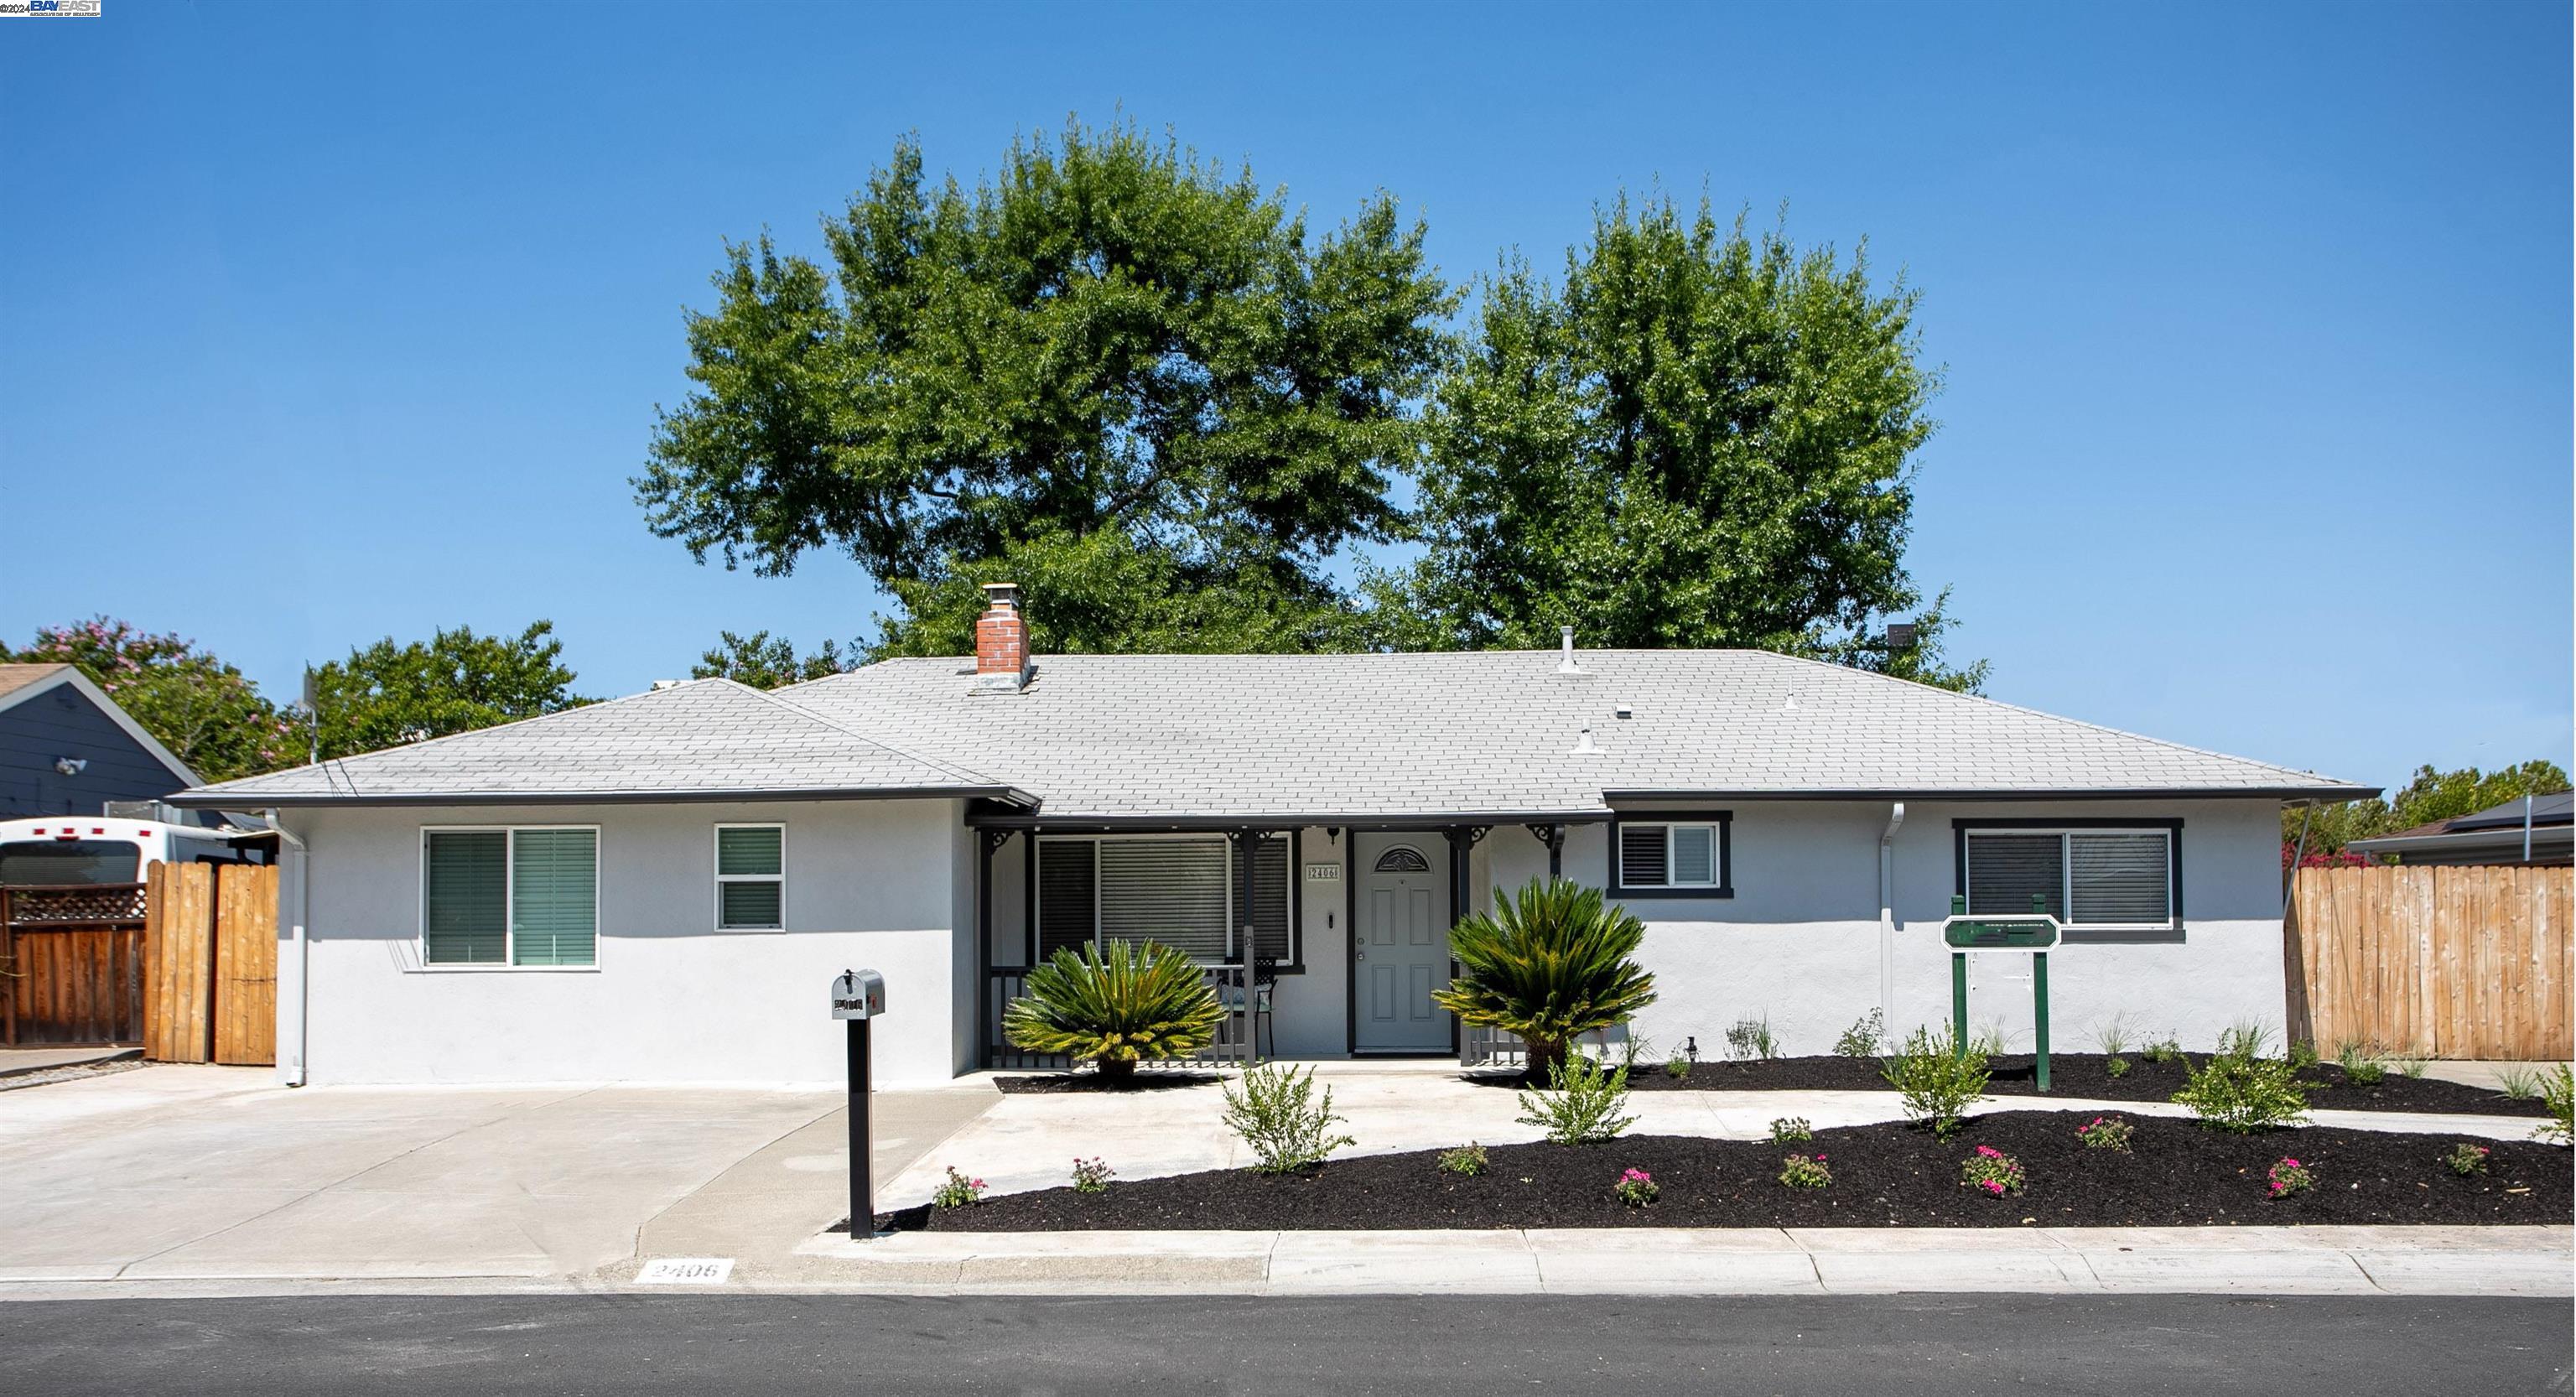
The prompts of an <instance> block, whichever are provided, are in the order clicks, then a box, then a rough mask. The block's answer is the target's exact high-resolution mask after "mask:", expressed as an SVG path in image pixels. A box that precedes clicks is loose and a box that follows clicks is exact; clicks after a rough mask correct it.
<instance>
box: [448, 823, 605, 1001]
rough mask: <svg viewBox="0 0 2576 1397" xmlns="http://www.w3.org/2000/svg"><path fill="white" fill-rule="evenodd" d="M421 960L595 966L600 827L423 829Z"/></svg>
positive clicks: (530, 966) (456, 963) (521, 966)
mask: <svg viewBox="0 0 2576 1397" xmlns="http://www.w3.org/2000/svg"><path fill="white" fill-rule="evenodd" d="M420 960H421V964H422V965H424V966H429V967H439V966H494V967H503V968H510V969H551V970H563V969H588V968H591V967H594V966H596V965H598V963H599V827H598V826H597V825H495V826H431V827H424V828H423V829H422V830H421V832H420Z"/></svg>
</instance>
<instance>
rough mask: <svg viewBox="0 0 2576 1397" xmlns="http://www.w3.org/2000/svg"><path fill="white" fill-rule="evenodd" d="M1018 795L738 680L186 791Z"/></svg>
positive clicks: (467, 796) (196, 801)
mask: <svg viewBox="0 0 2576 1397" xmlns="http://www.w3.org/2000/svg"><path fill="white" fill-rule="evenodd" d="M800 793H801V794H813V795H836V796H848V795H872V794H885V795H928V794H952V795H963V794H976V795H990V796H997V797H998V796H1007V795H1009V794H1011V792H1010V791H1009V788H1008V787H1007V786H1006V785H1005V784H1003V783H1001V782H998V781H995V780H992V779H991V778H989V777H985V776H981V775H978V774H977V773H975V772H972V771H968V770H966V769H964V768H962V767H958V766H955V765H952V764H950V763H947V762H943V761H939V760H936V759H934V758H927V757H921V756H916V755H914V754H912V753H910V752H906V751H903V750H900V749H899V748H898V747H896V746H893V745H890V744H888V743H886V742H884V741H880V740H874V739H871V738H869V737H866V736H862V735H861V734H858V733H855V732H852V731H850V730H849V729H848V728H846V727H843V726H841V725H840V724H838V723H835V722H833V721H832V720H830V719H828V718H825V717H822V716H819V715H817V714H814V713H811V712H809V711H807V710H806V709H805V708H803V707H802V706H800V705H798V704H796V703H794V702H792V701H790V700H788V699H785V698H782V697H779V696H777V695H773V694H765V693H762V692H761V691H760V690H758V689H752V688H747V687H745V686H743V685H741V684H737V683H735V682H734V681H732V680H730V679H700V680H695V681H692V682H689V683H685V684H677V685H673V686H672V687H670V688H667V689H656V690H654V691H652V692H650V693H644V694H637V695H635V696H633V697H632V698H622V699H615V700H612V701H610V702H607V703H599V704H591V705H588V706H586V707H582V708H573V709H567V710H565V711H564V712H561V713H552V714H548V715H546V716H545V717H542V718H528V719H524V720H522V721H520V722H516V723H508V724H504V725H503V726H500V727H497V728H484V729H481V730H479V731H475V732H466V733H458V734H456V735H454V736H452V737H441V738H434V739H432V740H430V741H427V742H418V743H413V744H411V745H409V746H404V747H389V748H387V749H385V750H384V751H381V752H369V753H367V754H366V755H364V756H357V757H345V758H334V759H332V760H330V761H326V762H323V763H322V764H321V765H319V766H300V767H296V768H294V769H293V770H290V771H276V772H270V773H269V774H267V775H265V776H249V777H244V778H242V779H241V780H238V781H223V782H218V783H216V784H214V785H211V786H201V787H198V788H196V789H194V790H190V791H186V792H183V793H181V795H180V796H179V797H177V798H176V800H177V802H178V803H180V804H184V805H208V806H221V807H223V808H226V809H244V808H250V809H256V808H259V807H260V806H263V805H268V804H284V805H301V804H313V803H360V804H363V803H368V802H373V801H382V802H387V803H426V802H424V801H423V799H422V798H423V797H426V796H435V797H437V798H439V800H440V801H441V802H451V801H452V802H454V803H501V802H507V801H512V800H529V799H535V800H547V801H563V800H578V799H599V800H656V799H658V800H683V799H689V800H716V799H725V798H728V797H733V796H755V795H776V794H800Z"/></svg>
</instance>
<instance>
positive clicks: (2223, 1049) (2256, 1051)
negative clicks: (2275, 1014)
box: [2218, 1019, 2272, 1057]
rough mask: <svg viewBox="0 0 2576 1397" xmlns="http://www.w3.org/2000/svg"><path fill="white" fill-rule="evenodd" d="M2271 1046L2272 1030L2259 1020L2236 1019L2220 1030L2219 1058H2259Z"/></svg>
mask: <svg viewBox="0 0 2576 1397" xmlns="http://www.w3.org/2000/svg"><path fill="white" fill-rule="evenodd" d="M2271 1046H2272V1030H2271V1029H2269V1028H2266V1027H2264V1026H2263V1022H2262V1020H2260V1019H2238V1020H2237V1021H2236V1022H2234V1023H2232V1024H2229V1025H2228V1026H2227V1027H2226V1028H2224V1029H2222V1030H2220V1032H2219V1035H2218V1055H2219V1056H2220V1057H2261V1056H2263V1054H2264V1053H2265V1052H2266V1051H2267V1050H2268V1049H2269V1048H2270V1047H2271Z"/></svg>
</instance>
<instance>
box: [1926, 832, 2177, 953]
mask: <svg viewBox="0 0 2576 1397" xmlns="http://www.w3.org/2000/svg"><path fill="white" fill-rule="evenodd" d="M2179 835H2180V831H2179V830H2178V829H2175V828H2172V827H2170V826H2147V825H2141V826H2137V827H2095V826H2085V827H2080V828H2078V827H2070V828H2065V829H2044V828H2039V829H2035V828H2024V827H2018V826H2016V827H2009V828H1992V829H1974V828H1971V829H1966V830H1964V831H1963V835H1962V840H1961V851H1960V854H1961V861H1962V866H1961V869H1960V873H1961V882H1962V889H1961V890H1962V891H1963V892H1965V893H1966V894H1967V898H1968V911H1969V913H1970V915H1972V916H2011V915H2015V914H2027V913H2029V912H2031V911H2033V910H2034V908H2035V907H2039V906H2044V907H2045V908H2046V910H2047V912H2048V913H2049V915H2051V916H2053V917H2056V918H2057V919H2058V920H2060V921H2062V922H2064V923H2066V924H2067V925H2068V926H2069V927H2084V928H2089V929H2094V930H2111V931H2166V930H2170V929H2172V928H2173V927H2174V926H2175V925H2176V924H2177V923H2178V921H2179V920H2180V919H2179V916H2178V910H2179V907H2180V904H2181V888H2180V881H2181V880H2180V875H2179V870H2178V866H2177V862H2176V860H2175V857H2174V844H2175V840H2176V839H2177V837H2178V836H2179Z"/></svg>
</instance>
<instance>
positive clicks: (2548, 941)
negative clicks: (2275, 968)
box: [2285, 864, 2576, 1062]
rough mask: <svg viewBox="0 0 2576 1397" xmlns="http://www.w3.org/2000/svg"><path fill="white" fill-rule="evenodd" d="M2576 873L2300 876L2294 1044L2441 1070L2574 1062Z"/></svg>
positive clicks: (2294, 937)
mask: <svg viewBox="0 0 2576 1397" xmlns="http://www.w3.org/2000/svg"><path fill="white" fill-rule="evenodd" d="M2571 885H2576V870H2571V869H2567V868H2538V867H2529V866H2524V865H2519V864H2505V865H2489V866H2480V867H2465V868H2430V867H2408V866H2405V865H2392V864H2379V865H2373V866H2370V867H2365V868H2303V869H2300V870H2299V872H2298V880H2297V882H2296V884H2295V885H2294V886H2293V888H2292V889H2291V894H2292V895H2291V899H2290V916H2289V918H2288V924H2287V926H2286V928H2285V930H2286V931H2287V933H2288V935H2287V950H2288V955H2289V958H2290V965H2289V972H2290V974H2289V980H2290V1025H2291V1029H2290V1031H2291V1034H2292V1036H2294V1037H2305V1038H2308V1039H2311V1040H2313V1041H2314V1042H2315V1043H2316V1045H2317V1047H2318V1049H2319V1050H2320V1051H2323V1052H2327V1053H2331V1052H2333V1051H2334V1050H2335V1048H2336V1047H2337V1046H2338V1045H2340V1044H2343V1043H2347V1042H2353V1043H2364V1044H2369V1045H2372V1046H2375V1047H2378V1048H2382V1049H2386V1050H2388V1051H2392V1052H2408V1053H2422V1054H2426V1055H2429V1056H2432V1057H2445V1058H2489V1059H2509V1060H2515V1061H2525V1062H2547V1061H2557V1062H2565V1061H2567V1060H2568V1058H2569V1055H2570V1053H2571V1051H2576V1031H2571V1024H2570V1015H2569V1007H2568V992H2569V989H2570V988H2571V985H2576V942H2571V939H2570V937H2569V934H2568V933H2569V930H2570V928H2569V925H2568V920H2569V910H2570V909H2569V902H2570V898H2569V894H2570V888H2571Z"/></svg>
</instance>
